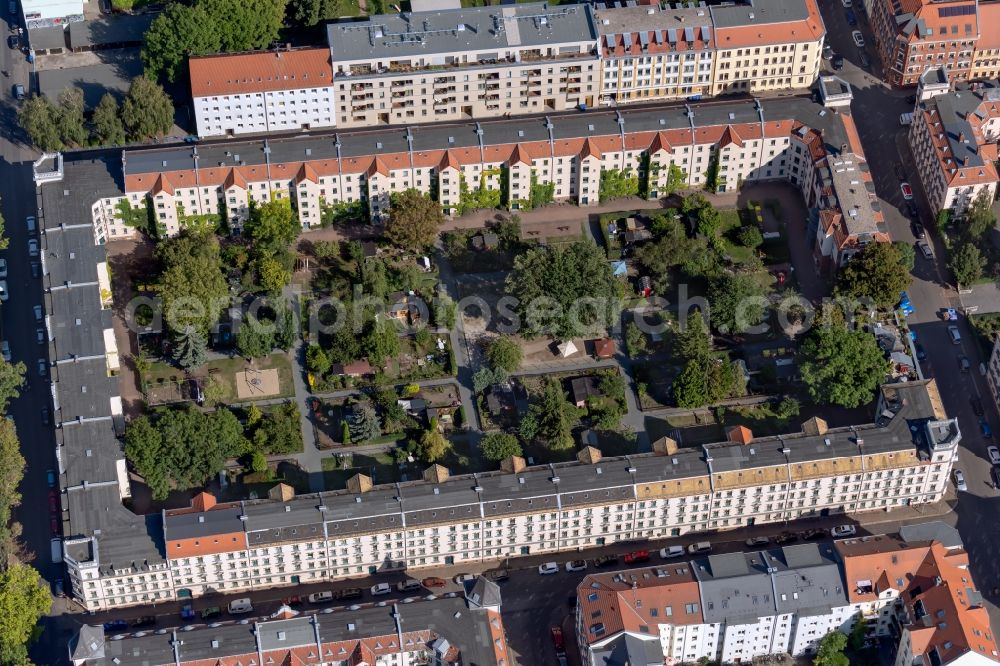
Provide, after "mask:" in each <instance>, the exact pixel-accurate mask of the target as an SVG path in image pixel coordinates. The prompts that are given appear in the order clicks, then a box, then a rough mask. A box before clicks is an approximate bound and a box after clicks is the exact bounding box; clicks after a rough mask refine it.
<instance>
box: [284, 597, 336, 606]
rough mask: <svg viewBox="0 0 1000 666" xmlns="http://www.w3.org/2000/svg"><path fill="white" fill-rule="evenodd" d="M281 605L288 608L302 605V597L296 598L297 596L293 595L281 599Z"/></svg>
mask: <svg viewBox="0 0 1000 666" xmlns="http://www.w3.org/2000/svg"><path fill="white" fill-rule="evenodd" d="M331 596H332V595H331ZM281 603H282V604H284V605H285V606H288V607H289V608H294V607H295V606H301V605H302V597H300V596H298V595H297V594H293V595H292V596H290V597H285V598H284V599H282V600H281Z"/></svg>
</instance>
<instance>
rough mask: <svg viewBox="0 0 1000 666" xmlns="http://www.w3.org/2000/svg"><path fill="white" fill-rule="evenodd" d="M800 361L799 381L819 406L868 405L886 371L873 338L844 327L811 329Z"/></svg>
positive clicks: (880, 353) (884, 363)
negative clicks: (800, 377)
mask: <svg viewBox="0 0 1000 666" xmlns="http://www.w3.org/2000/svg"><path fill="white" fill-rule="evenodd" d="M799 357H800V359H799V370H800V372H801V373H802V380H803V381H804V382H805V384H806V387H807V389H808V391H809V396H810V397H811V398H812V399H813V401H814V402H816V404H820V405H840V406H841V407H848V408H853V407H858V406H859V405H865V404H868V403H869V402H871V400H872V397H873V396H874V395H875V389H877V388H878V386H879V384H880V383H881V382H882V380H883V379H884V378H885V373H886V371H887V370H888V367H889V365H888V362H887V361H886V359H885V356H884V355H883V354H882V350H881V349H879V347H878V344H876V342H875V337H874V336H872V335H870V334H868V333H865V332H863V331H852V330H849V329H848V328H846V327H844V326H820V327H818V328H815V329H813V331H812V332H811V333H810V334H809V336H808V337H807V338H806V339H805V341H804V342H803V344H802V348H801V350H800V352H799Z"/></svg>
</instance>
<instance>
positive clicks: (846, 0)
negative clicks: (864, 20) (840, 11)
mask: <svg viewBox="0 0 1000 666" xmlns="http://www.w3.org/2000/svg"><path fill="white" fill-rule="evenodd" d="M840 4H842V5H844V8H845V9H847V8H848V7H850V6H851V5H852V4H853V3H852V2H851V0H840Z"/></svg>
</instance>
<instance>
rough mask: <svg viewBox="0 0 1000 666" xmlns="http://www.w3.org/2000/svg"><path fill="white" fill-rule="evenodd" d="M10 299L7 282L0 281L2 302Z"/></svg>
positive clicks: (0, 298) (0, 299)
mask: <svg viewBox="0 0 1000 666" xmlns="http://www.w3.org/2000/svg"><path fill="white" fill-rule="evenodd" d="M8 298H10V293H9V292H8V291H7V280H0V301H3V302H4V303H6V302H7V299H8Z"/></svg>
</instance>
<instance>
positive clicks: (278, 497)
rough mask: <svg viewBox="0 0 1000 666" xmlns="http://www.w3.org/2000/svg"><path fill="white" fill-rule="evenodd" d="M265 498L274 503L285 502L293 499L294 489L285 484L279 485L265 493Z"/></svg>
mask: <svg viewBox="0 0 1000 666" xmlns="http://www.w3.org/2000/svg"><path fill="white" fill-rule="evenodd" d="M267 496H268V498H270V499H272V500H274V501H275V502H287V501H289V500H291V499H294V498H295V488H292V487H291V486H290V485H288V484H287V483H279V484H278V485H276V486H275V487H273V488H271V489H270V490H268V491H267Z"/></svg>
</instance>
